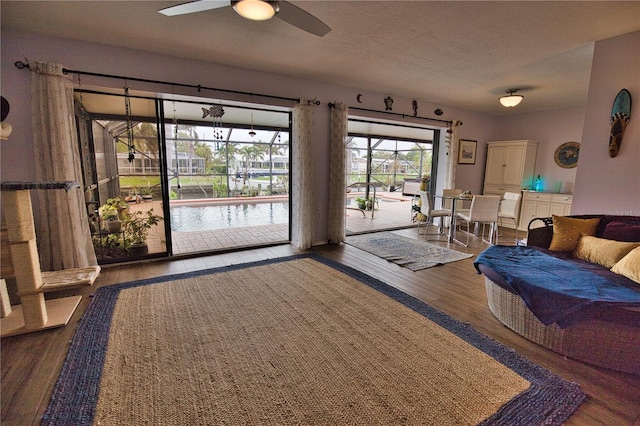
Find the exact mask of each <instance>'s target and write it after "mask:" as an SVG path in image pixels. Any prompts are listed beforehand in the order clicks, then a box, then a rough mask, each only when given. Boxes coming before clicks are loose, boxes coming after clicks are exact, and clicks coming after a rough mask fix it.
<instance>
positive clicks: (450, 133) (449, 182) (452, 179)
mask: <svg viewBox="0 0 640 426" xmlns="http://www.w3.org/2000/svg"><path fill="white" fill-rule="evenodd" d="M461 125H462V122H461V121H459V120H453V123H452V124H451V127H450V128H449V129H447V133H446V136H445V144H446V147H447V154H448V155H449V156H448V160H447V173H446V179H445V182H444V187H445V188H455V187H456V166H457V165H458V149H459V147H460V139H459V136H458V133H459V129H460V126H461Z"/></svg>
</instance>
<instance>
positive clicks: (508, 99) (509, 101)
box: [500, 89, 524, 108]
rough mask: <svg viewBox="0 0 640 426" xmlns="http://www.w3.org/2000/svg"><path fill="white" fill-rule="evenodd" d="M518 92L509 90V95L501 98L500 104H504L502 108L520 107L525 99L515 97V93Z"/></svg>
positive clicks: (520, 96) (518, 96) (519, 96)
mask: <svg viewBox="0 0 640 426" xmlns="http://www.w3.org/2000/svg"><path fill="white" fill-rule="evenodd" d="M517 91H518V89H509V90H507V93H508V95H507V96H503V97H501V98H500V103H501V104H502V106H505V107H507V108H511V107H514V106H516V105H518V104H519V103H520V102H522V100H523V99H524V96H522V95H514V93H516V92H517Z"/></svg>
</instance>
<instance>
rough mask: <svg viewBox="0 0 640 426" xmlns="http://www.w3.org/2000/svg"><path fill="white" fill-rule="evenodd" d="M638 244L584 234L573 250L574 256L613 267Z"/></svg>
mask: <svg viewBox="0 0 640 426" xmlns="http://www.w3.org/2000/svg"><path fill="white" fill-rule="evenodd" d="M638 246H640V243H624V242H620V241H613V240H605V239H604V238H597V237H590V236H588V235H582V236H580V238H579V239H578V244H577V245H576V248H575V250H574V251H573V257H575V258H578V259H580V260H586V261H587V262H590V263H597V264H598V265H602V266H604V267H606V268H611V267H612V266H613V265H615V264H616V263H618V261H619V260H620V259H622V258H623V257H625V256H626V255H627V253H629V252H630V251H631V250H633V249H634V248H636V247H638Z"/></svg>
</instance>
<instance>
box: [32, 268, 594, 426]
mask: <svg viewBox="0 0 640 426" xmlns="http://www.w3.org/2000/svg"><path fill="white" fill-rule="evenodd" d="M162 280H163V281H162V282H157V281H158V280H151V281H139V282H134V283H127V284H122V285H117V286H111V287H103V288H100V289H99V290H98V291H97V293H96V295H95V297H94V300H93V301H92V303H91V305H90V306H89V308H88V310H87V312H86V314H85V317H84V318H83V320H82V322H81V324H80V326H79V328H78V331H77V333H76V336H75V337H74V340H73V342H72V345H71V348H70V351H69V354H68V357H67V360H66V362H65V365H64V367H63V371H62V373H61V375H60V378H59V380H58V383H57V384H56V388H55V389H54V393H53V396H52V399H51V402H50V404H49V407H48V409H47V412H46V414H45V416H44V419H43V424H74V425H78V424H92V423H93V424H101V425H144V424H148V425H215V424H232V425H235V424H251V425H269V424H278V425H285V424H303V425H352V424H357V425H387V424H415V425H467V424H478V423H483V422H484V423H485V424H506V423H508V424H541V423H544V422H546V424H554V423H561V422H562V421H564V420H565V419H566V418H567V417H568V416H569V415H570V414H571V413H572V412H573V411H574V410H575V408H577V406H579V404H580V403H581V402H582V401H583V400H584V394H583V393H582V391H581V390H580V388H579V387H578V386H577V385H575V384H572V383H569V382H566V381H564V380H562V379H560V378H559V377H557V376H554V375H553V374H551V373H549V372H547V371H545V370H543V369H541V368H540V367H537V366H535V365H534V364H532V363H530V362H528V361H527V360H525V359H524V358H522V357H520V356H519V355H518V354H517V353H515V352H514V351H512V350H510V349H508V348H505V347H504V346H501V345H500V344H498V343H497V342H495V341H492V340H491V339H489V338H487V337H485V336H483V335H481V334H479V333H477V332H476V331H475V330H473V329H472V328H470V327H468V326H466V325H465V324H462V323H459V322H457V321H456V320H454V319H452V318H451V317H449V316H447V315H445V314H443V313H441V312H439V311H437V310H435V309H433V308H432V307H430V306H428V305H426V304H424V303H422V302H420V301H418V300H417V299H414V298H412V297H410V296H408V295H406V294H404V293H402V292H400V291H398V290H397V289H395V288H393V287H390V286H388V285H386V284H384V283H382V282H380V281H377V280H375V279H373V278H371V277H369V276H367V275H364V274H362V273H360V272H358V271H356V270H353V269H351V268H348V267H346V266H344V265H340V264H337V263H334V262H332V261H329V260H326V259H323V258H320V257H314V256H301V257H298V256H296V257H291V258H285V259H279V260H276V261H263V262H258V263H253V264H249V265H238V266H234V267H225V268H220V269H215V270H210V271H206V272H199V273H195V274H185V275H179V276H172V277H164V278H163V279H162Z"/></svg>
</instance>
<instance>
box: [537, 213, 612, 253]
mask: <svg viewBox="0 0 640 426" xmlns="http://www.w3.org/2000/svg"><path fill="white" fill-rule="evenodd" d="M598 223H600V219H599V218H596V219H575V218H572V217H565V216H556V215H553V237H552V238H551V245H550V246H549V250H552V251H573V249H575V248H576V244H578V238H580V234H582V235H589V236H591V235H594V234H595V233H596V228H597V227H598Z"/></svg>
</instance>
